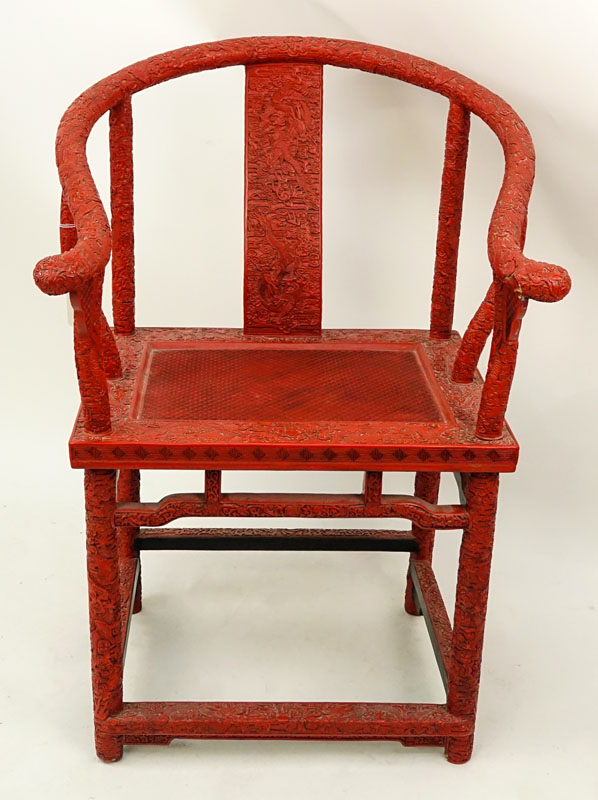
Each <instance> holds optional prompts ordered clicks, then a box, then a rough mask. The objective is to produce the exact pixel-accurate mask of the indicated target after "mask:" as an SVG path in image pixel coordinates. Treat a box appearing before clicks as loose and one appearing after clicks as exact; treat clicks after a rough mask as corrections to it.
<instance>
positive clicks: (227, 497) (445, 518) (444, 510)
mask: <svg viewBox="0 0 598 800" xmlns="http://www.w3.org/2000/svg"><path fill="white" fill-rule="evenodd" d="M206 516H218V517H318V518H320V519H334V518H346V519H349V518H351V519H356V518H364V517H381V518H384V517H394V518H399V519H408V520H411V521H413V522H415V523H418V524H419V525H420V526H421V527H426V528H429V527H433V528H436V529H442V530H446V529H459V528H463V527H464V526H465V525H467V522H468V514H467V511H466V510H465V509H464V508H463V507H462V506H458V505H446V506H436V505H433V504H431V503H426V502H425V501H423V500H419V499H418V498H413V497H410V496H409V495H386V496H384V497H383V498H382V501H381V502H380V503H369V504H367V505H366V504H365V503H364V502H363V500H362V499H361V498H360V497H359V496H358V495H300V494H289V495H284V494H279V495H276V494H274V495H273V494H255V495H252V494H224V495H222V500H221V502H220V503H214V502H210V503H208V502H207V501H206V498H205V495H204V494H172V495H168V496H167V497H164V498H163V499H162V500H160V501H159V502H158V503H125V504H119V507H118V508H117V511H116V515H115V519H116V521H117V524H118V525H149V526H156V525H166V524H167V523H169V522H173V521H174V520H175V519H180V518H181V517H206Z"/></svg>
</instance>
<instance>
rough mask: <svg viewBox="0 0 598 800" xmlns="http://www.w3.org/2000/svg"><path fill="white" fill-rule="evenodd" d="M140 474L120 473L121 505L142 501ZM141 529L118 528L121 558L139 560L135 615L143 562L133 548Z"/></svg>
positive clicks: (117, 497)
mask: <svg viewBox="0 0 598 800" xmlns="http://www.w3.org/2000/svg"><path fill="white" fill-rule="evenodd" d="M139 488H140V474H139V470H138V469H121V470H120V471H119V473H118V484H117V487H116V499H117V501H118V502H119V503H138V502H139V499H140V492H139ZM138 533H139V528H135V527H122V528H118V551H119V555H120V557H121V558H136V559H138V560H139V578H138V580H137V589H136V591H135V598H134V600H133V609H132V611H133V614H137V613H138V612H139V611H141V560H140V557H139V552H138V551H137V550H135V549H134V548H133V542H134V540H135V537H136V536H137V534H138Z"/></svg>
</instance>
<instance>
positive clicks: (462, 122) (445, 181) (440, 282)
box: [430, 100, 470, 339]
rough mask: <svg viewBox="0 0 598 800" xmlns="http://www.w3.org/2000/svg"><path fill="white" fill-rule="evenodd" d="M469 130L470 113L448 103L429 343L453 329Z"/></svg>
mask: <svg viewBox="0 0 598 800" xmlns="http://www.w3.org/2000/svg"><path fill="white" fill-rule="evenodd" d="M469 126H470V114H469V111H468V110H467V109H466V108H465V106H463V105H462V104H461V103H459V102H457V101H455V100H451V101H450V106H449V112H448V118H447V124H446V143H445V151H444V168H443V171H442V188H441V192H440V208H439V212H438V233H437V238H436V262H435V266H434V287H433V289H432V310H431V314H430V337H431V338H432V339H448V338H449V337H450V335H451V330H452V327H453V311H454V307H455V286H456V280H457V258H458V254H459V236H460V233H461V215H462V211H463V190H464V186H465V167H466V163H467V149H468V145H469Z"/></svg>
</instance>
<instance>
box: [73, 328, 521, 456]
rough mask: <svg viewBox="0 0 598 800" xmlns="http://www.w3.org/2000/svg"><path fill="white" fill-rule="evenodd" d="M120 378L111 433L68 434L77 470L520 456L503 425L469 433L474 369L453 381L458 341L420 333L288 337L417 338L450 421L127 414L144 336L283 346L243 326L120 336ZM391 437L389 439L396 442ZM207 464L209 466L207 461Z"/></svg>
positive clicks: (477, 384) (78, 430)
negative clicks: (490, 437)
mask: <svg viewBox="0 0 598 800" xmlns="http://www.w3.org/2000/svg"><path fill="white" fill-rule="evenodd" d="M118 338H119V346H120V348H121V353H122V357H123V366H124V376H123V378H122V379H121V380H120V381H119V382H118V384H114V385H111V387H110V393H111V405H112V410H113V430H114V433H113V434H111V435H103V436H102V437H96V436H93V435H90V434H89V433H87V432H86V431H85V430H84V421H83V419H82V418H80V419H79V420H78V422H77V423H76V425H75V429H74V432H73V437H72V439H71V460H72V463H73V465H74V466H82V467H87V466H90V467H95V466H98V467H100V466H103V465H104V464H105V465H110V466H118V467H132V468H136V467H140V466H142V465H143V464H147V465H150V464H151V465H153V466H158V465H160V466H164V467H166V468H168V467H170V468H175V467H176V468H178V469H189V468H192V469H204V468H207V469H210V468H219V469H239V468H243V467H245V466H248V467H249V468H251V469H256V468H257V469H269V468H277V469H281V468H282V469H292V468H296V469H339V468H342V469H354V470H367V469H376V468H379V469H385V470H389V469H390V470H404V471H418V470H426V471H429V470H432V471H434V470H435V469H436V470H437V469H438V468H439V466H442V468H446V469H452V470H461V471H473V470H476V471H479V470H485V471H487V470H496V471H512V470H513V469H514V468H515V464H516V461H517V454H518V448H517V443H516V441H515V439H514V438H513V436H512V434H511V433H510V431H508V430H507V429H506V428H505V429H504V430H503V432H502V435H501V438H500V439H498V440H497V441H496V442H492V443H488V444H486V443H483V442H481V441H480V440H477V439H476V438H475V425H476V418H477V411H478V405H479V402H480V397H481V390H482V381H481V378H480V376H479V375H477V374H476V375H475V376H474V381H473V382H472V383H471V384H468V385H461V384H457V383H455V382H454V381H452V380H451V377H450V375H451V369H452V364H453V361H454V358H455V354H456V351H457V348H458V346H459V341H460V340H459V337H458V335H457V334H453V335H452V337H451V339H450V340H431V339H429V337H428V334H427V332H426V331H409V330H406V331H384V330H375V331H366V330H364V331H345V330H329V331H323V332H322V334H321V336H320V337H317V338H309V337H302V338H300V339H296V338H294V337H293V340H292V341H293V342H295V343H297V342H298V341H299V342H306V343H309V342H318V343H320V342H321V343H323V344H325V343H328V342H339V343H340V342H355V343H356V345H359V344H361V343H364V344H367V343H376V344H378V343H382V344H384V343H389V344H391V343H398V344H400V343H402V342H419V343H421V345H422V346H423V348H424V350H425V355H426V357H427V359H428V361H429V363H430V366H431V368H432V372H433V374H434V378H435V380H436V381H437V383H438V385H439V387H440V390H441V391H442V395H443V396H444V398H445V399H446V402H447V403H448V407H449V409H450V412H451V414H452V415H453V417H454V418H455V419H454V423H450V424H445V423H435V424H425V425H417V424H409V425H401V424H395V423H388V422H384V423H383V424H379V423H369V422H344V423H343V422H334V423H330V422H318V421H316V422H314V423H308V422H302V423H264V422H260V421H257V420H256V421H252V422H248V423H242V422H238V423H235V424H229V423H227V422H226V421H218V420H216V421H206V422H205V423H203V422H199V423H193V425H190V423H189V422H188V421H185V420H168V421H167V424H162V425H161V424H160V422H159V421H157V422H154V423H152V422H148V423H147V424H145V423H144V424H143V425H142V424H141V423H140V421H139V420H137V419H135V418H134V416H133V415H132V414H131V412H130V409H131V404H132V402H133V393H134V388H135V381H136V377H137V374H138V372H139V369H140V366H139V365H140V363H141V361H142V357H143V353H144V348H145V347H146V344H147V343H148V342H150V343H151V342H152V341H158V342H165V343H169V342H173V343H174V342H181V343H185V342H190V341H193V342H200V341H205V342H208V341H213V342H237V341H244V342H265V343H273V342H284V341H289V339H288V338H287V337H247V336H243V332H242V331H240V330H230V329H202V328H188V329H184V328H183V329H168V328H152V329H143V328H138V329H137V330H136V331H135V333H134V334H132V335H130V336H120V337H118ZM393 441H394V444H393ZM212 465H213V466H212Z"/></svg>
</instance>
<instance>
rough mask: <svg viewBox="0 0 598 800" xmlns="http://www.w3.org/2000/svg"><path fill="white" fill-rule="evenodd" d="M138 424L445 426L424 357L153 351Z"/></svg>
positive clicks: (323, 351)
mask: <svg viewBox="0 0 598 800" xmlns="http://www.w3.org/2000/svg"><path fill="white" fill-rule="evenodd" d="M143 384H144V386H145V389H144V391H143V393H142V396H141V398H140V403H139V405H138V412H137V417H138V418H139V419H181V420H184V419H187V420H200V419H206V420H266V421H273V420H278V421H284V422H289V421H293V420H338V421H342V420H364V421H366V420H372V421H375V420H378V421H385V420H388V421H403V422H439V421H441V420H442V414H441V412H440V409H439V407H438V405H437V403H436V401H435V399H434V396H433V394H432V391H431V389H430V386H429V383H428V378H427V376H426V373H425V372H424V370H423V368H422V365H421V362H420V360H419V357H418V354H417V353H416V352H415V351H414V350H410V349H408V348H406V349H401V350H395V351H382V350H380V351H378V350H370V351H361V352H359V351H357V352H352V351H338V350H332V349H330V350H327V349H317V350H316V349H314V350H292V349H288V348H280V349H276V348H266V349H263V348H243V349H239V350H234V349H232V350H225V349H201V348H198V349H181V350H177V349H160V348H159V347H158V348H156V349H154V350H153V351H152V353H151V356H150V358H149V359H148V362H147V367H146V375H145V379H144V381H143Z"/></svg>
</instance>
